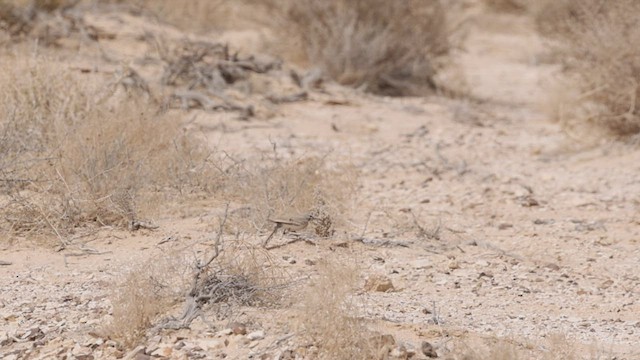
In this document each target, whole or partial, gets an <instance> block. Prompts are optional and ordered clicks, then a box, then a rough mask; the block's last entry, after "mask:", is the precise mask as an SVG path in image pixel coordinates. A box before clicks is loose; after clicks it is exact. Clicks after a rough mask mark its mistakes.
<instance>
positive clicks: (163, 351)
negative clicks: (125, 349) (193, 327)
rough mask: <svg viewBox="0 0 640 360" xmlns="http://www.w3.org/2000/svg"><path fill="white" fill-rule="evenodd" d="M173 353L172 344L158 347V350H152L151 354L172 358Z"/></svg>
mask: <svg viewBox="0 0 640 360" xmlns="http://www.w3.org/2000/svg"><path fill="white" fill-rule="evenodd" d="M172 354H173V348H171V346H168V345H162V346H160V347H159V348H158V349H156V351H154V352H152V353H151V356H153V357H164V358H170V357H171V355H172Z"/></svg>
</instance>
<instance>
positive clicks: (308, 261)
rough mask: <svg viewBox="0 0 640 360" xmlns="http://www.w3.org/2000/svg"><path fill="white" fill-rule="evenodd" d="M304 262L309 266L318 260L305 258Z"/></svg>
mask: <svg viewBox="0 0 640 360" xmlns="http://www.w3.org/2000/svg"><path fill="white" fill-rule="evenodd" d="M304 264H305V265H308V266H313V265H315V264H316V262H315V261H313V260H311V259H304Z"/></svg>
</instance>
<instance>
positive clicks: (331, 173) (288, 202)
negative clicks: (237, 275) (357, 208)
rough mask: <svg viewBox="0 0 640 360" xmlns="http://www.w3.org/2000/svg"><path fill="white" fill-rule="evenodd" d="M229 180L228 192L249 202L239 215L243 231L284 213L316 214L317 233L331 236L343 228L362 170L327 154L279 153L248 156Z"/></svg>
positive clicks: (239, 224) (226, 195) (243, 202)
mask: <svg viewBox="0 0 640 360" xmlns="http://www.w3.org/2000/svg"><path fill="white" fill-rule="evenodd" d="M239 165H241V166H240V168H239V171H238V172H237V173H236V175H235V176H234V177H231V178H230V179H229V181H228V182H227V184H226V189H225V191H226V194H225V197H226V198H228V199H231V200H234V201H235V202H237V203H239V204H242V205H244V207H243V208H242V211H240V212H238V213H237V215H239V217H240V219H237V217H236V219H234V223H235V224H236V226H239V227H240V228H241V229H242V230H243V231H249V232H255V231H260V230H263V228H264V227H265V225H266V226H270V225H272V224H269V223H268V221H267V219H268V218H270V217H277V216H282V215H296V214H303V213H311V214H313V215H314V216H315V217H316V218H317V219H318V221H317V222H316V223H315V230H316V233H317V234H318V235H320V236H323V237H328V236H331V235H332V234H333V233H334V232H335V230H336V229H339V228H344V227H345V226H346V225H347V220H346V219H348V217H349V209H350V206H349V205H350V200H351V198H352V196H353V193H354V191H355V186H356V181H357V173H356V170H355V168H354V167H353V166H351V165H350V164H347V163H343V162H336V163H331V162H330V161H329V158H328V157H303V158H293V159H283V158H280V157H279V156H278V155H277V154H276V153H271V154H265V155H264V156H263V157H262V158H261V159H255V160H247V161H246V162H245V163H243V164H239Z"/></svg>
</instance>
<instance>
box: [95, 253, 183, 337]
mask: <svg viewBox="0 0 640 360" xmlns="http://www.w3.org/2000/svg"><path fill="white" fill-rule="evenodd" d="M186 264H187V262H186V261H185V259H184V257H181V256H176V254H173V256H163V257H161V258H160V259H153V260H149V261H147V262H145V263H144V264H141V265H138V266H136V267H134V268H133V269H132V270H131V271H129V272H128V273H127V274H126V276H125V277H124V280H122V282H121V283H119V284H117V286H116V288H115V290H114V291H113V293H112V294H111V304H112V307H113V312H112V319H111V321H110V322H109V323H108V324H106V325H105V327H104V328H103V331H104V333H105V335H107V336H108V337H109V338H111V339H114V340H116V341H118V342H119V343H120V344H121V345H123V346H124V347H126V348H131V347H135V345H137V344H138V343H139V342H140V341H141V340H142V339H143V338H144V337H145V334H146V332H147V330H148V329H149V328H150V327H151V326H152V325H153V323H154V321H155V320H156V319H157V318H158V317H159V316H161V315H162V314H164V313H165V312H166V311H167V310H169V308H170V307H171V306H172V305H173V304H175V303H176V302H177V300H178V299H179V297H180V296H181V295H183V294H184V291H185V289H186V288H187V287H188V285H189V284H188V278H187V273H188V267H187V266H186Z"/></svg>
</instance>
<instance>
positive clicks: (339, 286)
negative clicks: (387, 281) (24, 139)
mask: <svg viewBox="0 0 640 360" xmlns="http://www.w3.org/2000/svg"><path fill="white" fill-rule="evenodd" d="M318 266H319V271H318V274H317V277H315V278H314V279H312V280H311V283H310V284H309V286H308V287H307V289H306V290H304V291H303V293H302V294H301V299H300V301H299V304H300V308H299V309H298V310H299V314H298V319H297V320H298V321H299V327H300V333H301V334H304V335H305V337H306V338H307V340H308V341H310V342H311V343H312V344H313V345H315V346H316V347H317V348H318V354H317V355H318V358H319V359H377V358H379V357H378V351H379V350H380V349H378V348H377V345H379V344H377V342H376V341H375V340H376V337H375V336H374V334H373V333H372V332H371V331H369V330H368V329H367V327H366V326H365V324H364V322H363V321H362V320H361V319H359V318H357V314H356V309H357V308H358V307H357V306H356V305H357V304H356V303H355V301H354V300H353V298H352V295H353V294H354V292H355V287H356V286H357V282H358V280H359V272H358V271H357V269H356V268H355V267H353V266H347V265H344V264H338V263H337V262H330V261H327V262H323V263H319V264H318Z"/></svg>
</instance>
